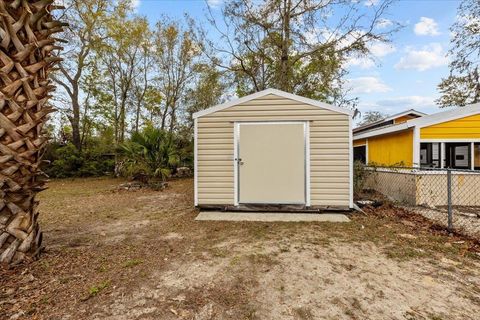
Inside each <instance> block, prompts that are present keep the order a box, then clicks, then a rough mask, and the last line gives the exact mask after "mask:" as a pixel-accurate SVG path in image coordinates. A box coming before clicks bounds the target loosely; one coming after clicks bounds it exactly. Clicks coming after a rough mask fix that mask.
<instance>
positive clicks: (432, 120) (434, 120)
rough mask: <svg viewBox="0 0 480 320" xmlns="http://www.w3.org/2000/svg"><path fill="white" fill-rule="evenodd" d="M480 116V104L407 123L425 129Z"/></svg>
mask: <svg viewBox="0 0 480 320" xmlns="http://www.w3.org/2000/svg"><path fill="white" fill-rule="evenodd" d="M475 114H480V103H475V104H471V105H468V106H465V107H459V108H455V109H453V110H448V111H443V112H439V113H435V114H432V115H429V116H425V117H422V118H418V119H412V120H409V121H407V122H408V123H409V124H410V125H412V126H417V127H419V128H424V127H428V126H432V125H435V124H438V123H443V122H448V121H452V120H457V119H460V118H464V117H468V116H472V115H475Z"/></svg>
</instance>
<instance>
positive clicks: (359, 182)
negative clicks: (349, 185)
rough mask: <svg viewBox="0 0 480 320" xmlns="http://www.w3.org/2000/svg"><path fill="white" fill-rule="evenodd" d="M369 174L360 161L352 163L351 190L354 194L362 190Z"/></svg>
mask: <svg viewBox="0 0 480 320" xmlns="http://www.w3.org/2000/svg"><path fill="white" fill-rule="evenodd" d="M369 174H370V171H369V170H368V169H366V166H365V165H364V164H363V163H362V162H361V161H355V162H354V163H353V192H354V194H355V195H357V194H359V193H360V192H361V191H362V190H363V188H364V186H365V182H366V180H367V178H368V176H369Z"/></svg>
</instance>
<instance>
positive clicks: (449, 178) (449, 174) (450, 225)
mask: <svg viewBox="0 0 480 320" xmlns="http://www.w3.org/2000/svg"><path fill="white" fill-rule="evenodd" d="M447 188H448V189H447V194H448V195H447V198H448V200H447V201H448V231H452V230H453V221H452V220H453V219H452V218H453V217H452V215H453V212H452V170H451V169H447Z"/></svg>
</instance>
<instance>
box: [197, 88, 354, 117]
mask: <svg viewBox="0 0 480 320" xmlns="http://www.w3.org/2000/svg"><path fill="white" fill-rule="evenodd" d="M270 94H273V95H276V96H279V97H283V98H286V99H290V100H295V101H298V102H301V103H305V104H308V105H311V106H314V107H318V108H322V109H326V110H330V111H333V112H338V113H341V114H346V115H349V116H352V115H353V111H351V110H348V109H345V108H340V107H336V106H332V105H330V104H328V103H324V102H320V101H317V100H313V99H309V98H305V97H301V96H297V95H295V94H291V93H288V92H285V91H281V90H277V89H266V90H263V91H259V92H256V93H253V94H250V95H248V96H245V97H242V98H239V99H235V100H232V101H228V102H225V103H222V104H219V105H216V106H213V107H210V108H208V109H205V110H202V111H199V112H196V113H194V114H193V118H194V119H197V118H200V117H203V116H206V115H209V114H212V113H214V112H217V111H221V110H225V109H228V108H230V107H233V106H236V105H239V104H242V103H245V102H248V101H250V100H254V99H258V98H261V97H264V96H267V95H270Z"/></svg>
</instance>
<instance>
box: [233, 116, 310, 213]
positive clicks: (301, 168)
mask: <svg viewBox="0 0 480 320" xmlns="http://www.w3.org/2000/svg"><path fill="white" fill-rule="evenodd" d="M305 130H306V124H305V123H303V122H285V123H278V122H277V123H268V122H264V123H241V124H239V137H238V145H237V147H238V150H237V155H238V170H239V171H238V177H239V185H238V186H239V190H238V191H239V198H238V199H239V203H271V204H304V203H305V198H306V197H305V168H306V163H305V158H306V157H305V153H306V145H305Z"/></svg>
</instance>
